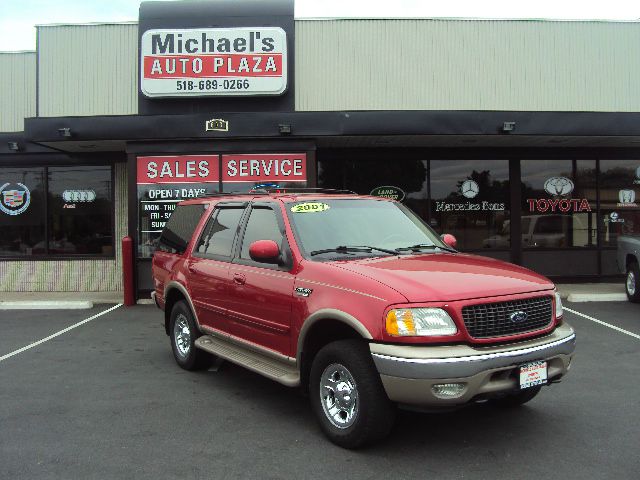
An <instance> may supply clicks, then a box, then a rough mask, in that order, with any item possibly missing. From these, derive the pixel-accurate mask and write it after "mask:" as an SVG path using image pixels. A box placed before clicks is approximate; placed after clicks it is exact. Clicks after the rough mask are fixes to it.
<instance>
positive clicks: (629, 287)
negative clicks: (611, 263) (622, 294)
mask: <svg viewBox="0 0 640 480" xmlns="http://www.w3.org/2000/svg"><path fill="white" fill-rule="evenodd" d="M639 282H640V268H639V267H638V264H637V263H636V262H632V263H630V264H629V265H628V266H627V279H626V282H625V290H626V292H627V298H628V299H629V301H630V302H633V303H640V284H639Z"/></svg>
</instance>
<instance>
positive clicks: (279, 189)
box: [185, 187, 357, 200]
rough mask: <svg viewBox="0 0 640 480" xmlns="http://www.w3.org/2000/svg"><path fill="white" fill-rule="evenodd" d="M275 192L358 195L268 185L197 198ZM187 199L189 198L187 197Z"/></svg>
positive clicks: (324, 189) (333, 189)
mask: <svg viewBox="0 0 640 480" xmlns="http://www.w3.org/2000/svg"><path fill="white" fill-rule="evenodd" d="M274 193H309V194H311V193H338V194H348V195H357V193H356V192H354V191H353V190H340V189H335V188H298V187H293V188H288V187H267V188H255V189H252V190H249V191H248V192H214V193H205V194H204V195H200V196H199V197H197V198H211V197H227V196H230V195H233V196H235V195H271V194H274ZM185 200H187V199H185Z"/></svg>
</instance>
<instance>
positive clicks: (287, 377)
mask: <svg viewBox="0 0 640 480" xmlns="http://www.w3.org/2000/svg"><path fill="white" fill-rule="evenodd" d="M195 346H196V347H197V348H199V349H201V350H204V351H205V352H209V353H212V354H213V355H217V356H218V357H220V358H224V359H225V360H229V361H230V362H233V363H235V364H237V365H240V366H241V367H245V368H247V369H249V370H252V371H254V372H256V373H259V374H260V375H263V376H265V377H267V378H270V379H271V380H275V381H276V382H278V383H281V384H283V385H286V386H287V387H297V386H299V385H300V372H298V369H297V368H296V367H294V366H293V365H291V364H289V363H285V362H280V361H278V360H276V359H274V358H271V357H269V356H267V355H264V354H261V353H258V352H256V351H254V350H250V349H248V348H246V347H242V346H240V345H237V344H236V343H231V342H229V341H225V340H224V339H222V338H218V337H213V336H211V335H202V336H201V337H200V338H198V339H197V340H196V341H195Z"/></svg>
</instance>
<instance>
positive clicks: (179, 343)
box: [173, 313, 191, 358]
mask: <svg viewBox="0 0 640 480" xmlns="http://www.w3.org/2000/svg"><path fill="white" fill-rule="evenodd" d="M173 341H174V342H175V344H176V351H177V352H178V355H180V356H181V357H182V358H185V357H187V356H188V355H189V351H190V350H191V329H190V328H189V321H188V320H187V317H185V316H184V315H183V314H182V313H180V314H178V316H177V317H176V321H175V323H174V326H173Z"/></svg>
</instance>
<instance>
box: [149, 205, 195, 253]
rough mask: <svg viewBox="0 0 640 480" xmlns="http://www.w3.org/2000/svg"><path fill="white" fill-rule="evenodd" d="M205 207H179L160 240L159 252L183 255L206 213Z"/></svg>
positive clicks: (170, 218) (172, 215)
mask: <svg viewBox="0 0 640 480" xmlns="http://www.w3.org/2000/svg"><path fill="white" fill-rule="evenodd" d="M204 210H205V205H178V206H177V207H176V209H175V210H174V211H173V213H172V214H171V217H169V220H168V221H167V224H166V225H165V227H164V230H162V234H161V235H160V238H159V240H158V250H163V251H165V252H169V253H178V254H182V253H184V251H185V250H186V248H187V245H188V244H189V240H191V236H192V235H193V232H194V231H195V229H196V227H197V226H198V222H199V221H200V218H202V214H203V213H204Z"/></svg>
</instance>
